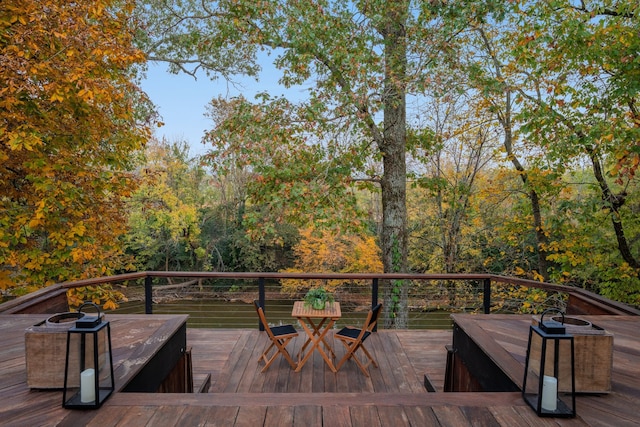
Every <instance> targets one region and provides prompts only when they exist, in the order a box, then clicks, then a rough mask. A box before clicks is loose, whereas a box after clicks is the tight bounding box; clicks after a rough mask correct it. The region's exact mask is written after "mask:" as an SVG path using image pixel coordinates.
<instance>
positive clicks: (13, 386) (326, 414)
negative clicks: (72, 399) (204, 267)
mask: <svg viewBox="0 0 640 427" xmlns="http://www.w3.org/2000/svg"><path fill="white" fill-rule="evenodd" d="M143 318H144V316H141V319H143ZM480 318H483V317H482V316H479V319H480ZM510 319H513V320H514V321H515V323H509V322H505V321H507V320H510ZM529 319H530V318H529ZM603 319H604V317H603ZM141 321H142V320H141ZM7 322H8V321H7V320H6V316H0V331H1V332H2V336H3V346H2V350H1V351H0V372H1V374H2V376H1V377H0V420H2V421H0V424H7V425H17V426H20V425H25V426H39V425H43V426H49V425H51V426H73V427H75V426H81V425H89V426H175V425H181V426H196V425H201V426H204V425H207V426H216V425H220V426H223V425H224V426H256V425H259V426H278V427H280V426H287V425H289V426H331V427H334V426H351V425H353V426H393V427H395V426H554V425H562V426H604V425H615V426H624V425H629V426H631V425H638V424H640V416H638V415H635V413H634V409H635V408H637V407H638V405H639V404H640V343H639V340H638V337H639V336H640V319H639V318H637V317H636V318H628V317H626V316H624V317H623V316H617V317H615V316H612V317H611V319H609V318H608V319H607V321H606V325H605V327H606V328H607V329H608V330H611V331H612V332H613V333H614V334H615V341H614V346H615V350H614V380H613V392H612V393H610V394H609V395H606V396H605V395H603V396H579V397H578V402H577V411H578V418H576V419H571V420H567V419H552V418H549V419H541V418H538V417H536V416H535V414H534V413H533V411H531V409H530V408H529V407H528V406H526V405H525V403H524V402H523V400H522V398H521V396H520V393H517V392H503V393H445V392H442V387H443V384H444V373H445V363H446V350H445V345H447V344H450V343H451V339H452V333H451V331H385V330H383V331H380V332H378V333H376V334H374V335H373V336H372V337H371V338H370V339H369V340H368V341H367V347H368V348H369V349H370V350H372V354H373V355H374V357H375V358H376V360H377V362H378V364H379V368H375V367H370V368H369V370H370V373H371V377H370V378H366V377H365V376H364V375H362V373H361V372H360V370H359V369H358V368H357V366H356V365H355V364H354V363H352V362H348V363H347V364H345V365H344V366H343V367H342V368H341V370H340V371H339V372H338V373H336V374H334V373H332V372H331V371H330V370H329V369H328V368H327V366H326V364H325V363H324V361H323V360H322V358H321V357H320V356H319V355H317V354H314V356H313V358H312V360H309V362H308V363H307V364H306V365H305V366H304V367H303V369H302V371H301V372H299V373H295V372H293V371H292V370H291V368H290V367H289V366H288V364H286V362H284V361H283V360H278V361H277V362H275V363H274V365H272V367H271V368H270V369H269V370H268V371H267V372H266V373H264V374H261V373H260V369H261V366H260V365H258V363H257V360H258V356H259V355H260V354H261V352H262V350H263V349H264V348H265V345H267V339H266V336H265V334H264V333H259V332H258V331H257V330H202V329H189V330H187V345H188V346H190V347H191V348H192V355H193V369H194V379H195V381H200V382H201V381H204V379H205V378H206V376H207V375H208V374H211V387H210V389H209V392H208V393H201V394H168V393H167V394H152V393H124V392H118V393H115V394H114V395H113V396H112V397H111V398H110V399H109V400H107V402H106V403H105V404H104V405H103V407H102V408H100V409H99V410H95V411H74V410H64V409H62V408H61V399H62V396H61V395H62V393H61V392H60V391H33V390H29V389H28V388H27V387H26V383H25V376H26V375H25V373H24V353H23V346H24V334H23V333H22V331H23V329H22V330H20V329H19V328H16V327H15V326H16V324H15V323H14V324H13V325H8V324H7ZM526 322H527V319H523V318H521V317H520V316H513V317H512V318H508V319H503V322H502V323H500V322H499V319H498V318H494V321H492V322H490V323H489V324H487V325H486V326H484V327H482V328H480V329H482V333H481V335H483V337H484V338H485V339H487V342H491V343H502V344H503V348H502V350H501V352H502V354H501V356H500V357H505V358H507V359H508V358H509V357H513V358H515V360H516V361H518V360H519V359H520V358H521V355H520V354H521V352H523V351H524V350H523V349H522V348H521V347H522V343H523V340H526V335H522V333H521V332H522V331H521V330H520V329H521V328H524V330H525V331H526ZM600 323H604V322H599V324H600ZM127 325H128V326H127V327H128V328H131V330H130V331H127V334H126V335H127V336H130V335H131V333H133V328H134V326H133V325H132V324H129V323H128V324H127ZM117 329H118V328H115V325H114V327H112V330H113V331H114V332H115V331H116V330H117ZM523 336H524V338H522V337H523ZM116 339H117V338H115V337H114V341H116ZM302 341H303V335H302V334H301V336H300V337H299V338H298V339H297V340H296V341H295V342H294V345H293V346H292V348H291V350H292V352H294V353H295V352H296V351H297V349H298V348H299V346H300V345H301V344H302ZM334 344H335V345H334V349H335V351H336V353H337V357H340V356H341V355H342V354H344V349H343V348H341V346H340V343H339V342H335V343H334ZM491 345H495V344H490V345H489V346H491ZM132 347H135V346H134V343H133V342H130V343H129V345H128V346H127V348H132ZM114 353H115V350H114ZM133 353H135V350H134V349H131V350H129V356H131V355H133ZM114 355H115V354H114ZM509 355H511V356H509ZM123 356H125V355H123ZM129 356H126V357H129ZM508 364H510V366H512V367H514V366H515V365H513V364H512V362H508ZM514 369H516V370H517V367H515V368H514ZM522 369H523V368H522ZM425 374H426V376H427V377H428V379H429V382H430V383H431V385H432V386H433V387H434V388H435V390H436V391H435V392H428V391H427V389H426V388H425ZM514 376H517V372H516V373H514Z"/></svg>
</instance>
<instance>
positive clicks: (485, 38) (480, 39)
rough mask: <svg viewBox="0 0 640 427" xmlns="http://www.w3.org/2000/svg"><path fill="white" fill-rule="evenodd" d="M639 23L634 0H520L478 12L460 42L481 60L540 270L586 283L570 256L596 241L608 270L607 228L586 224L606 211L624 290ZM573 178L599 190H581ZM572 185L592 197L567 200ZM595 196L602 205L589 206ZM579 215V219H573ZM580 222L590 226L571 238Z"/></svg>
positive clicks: (476, 75)
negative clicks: (481, 15)
mask: <svg viewBox="0 0 640 427" xmlns="http://www.w3.org/2000/svg"><path fill="white" fill-rule="evenodd" d="M639 30H640V19H639V6H638V4H637V2H634V1H625V0H623V1H618V2H609V1H593V2H570V1H562V0H560V1H553V2H533V3H532V2H527V1H516V2H509V3H505V4H504V5H503V7H502V8H501V9H500V10H498V13H496V14H494V15H492V16H491V17H490V19H478V20H476V22H475V24H474V31H475V33H476V34H477V37H475V39H474V38H471V37H469V38H467V39H465V40H464V43H469V45H468V47H467V52H468V53H469V54H468V56H469V57H474V58H477V61H476V63H475V64H473V65H471V66H470V67H469V68H468V70H469V75H470V77H471V79H473V80H474V81H475V82H476V83H477V85H478V86H477V87H478V90H481V91H482V92H483V93H484V94H485V95H486V96H487V100H488V101H489V102H491V106H490V108H491V109H492V110H493V111H494V113H495V114H496V115H497V117H498V120H499V121H500V123H501V124H502V126H503V128H504V132H505V137H504V141H505V148H506V153H507V155H508V159H509V160H510V161H511V162H512V163H513V164H514V166H515V168H516V169H517V170H518V171H519V174H520V176H521V179H522V181H523V184H525V185H526V191H527V193H528V194H529V198H530V201H531V207H532V214H533V216H534V218H535V232H536V236H537V251H538V253H539V262H538V265H539V271H540V273H541V274H542V275H543V277H544V278H547V277H548V278H555V279H556V280H563V281H564V280H566V281H570V280H572V279H573V280H575V281H576V282H579V283H581V284H583V285H586V286H587V287H591V286H592V285H590V284H588V282H590V280H588V281H585V280H584V277H580V276H581V274H575V275H574V273H573V272H574V268H575V267H576V266H577V265H586V264H583V262H582V261H580V260H579V259H577V256H579V257H581V256H584V257H585V258H584V261H585V262H586V263H589V262H591V261H592V260H593V259H594V257H595V256H596V255H595V254H594V253H593V250H594V248H596V247H597V248H600V250H601V251H602V252H599V253H598V258H599V259H600V260H601V261H602V262H603V263H604V264H607V265H608V267H607V268H608V269H609V270H610V269H611V265H610V263H611V259H612V255H613V254H611V253H610V252H609V250H608V249H607V245H604V244H602V242H598V240H599V239H600V238H601V237H603V236H604V235H606V234H607V233H602V232H601V230H598V231H597V232H596V231H595V229H594V228H592V227H593V226H594V225H595V224H596V223H599V224H601V222H598V220H597V218H599V217H601V215H602V213H603V212H605V213H606V214H607V215H608V217H609V219H610V221H611V225H612V231H613V236H612V238H613V240H614V241H615V242H616V246H617V251H618V257H619V259H618V260H617V261H615V264H617V266H616V267H615V269H616V270H617V271H618V274H614V275H611V276H612V277H613V276H617V277H618V279H617V280H618V281H619V284H620V285H621V286H622V287H626V284H625V283H623V282H624V281H625V278H626V277H631V278H632V279H631V280H634V279H633V278H635V280H636V281H637V277H638V274H639V273H640V268H639V267H640V264H639V262H638V254H639V253H640V252H639V249H640V247H638V245H637V239H635V238H634V236H635V231H634V230H635V229H636V225H635V223H636V221H635V217H636V215H634V214H632V212H633V210H634V206H629V205H628V200H629V195H630V193H631V191H632V190H633V189H635V188H636V183H635V181H636V178H635V175H636V170H637V167H638V164H640V161H639V160H638V142H637V141H638V136H639V135H640V126H639V121H638V110H637V103H638V94H639V93H640V92H639V90H640V84H639V79H638V67H637V63H636V64H635V65H634V61H633V60H632V58H636V57H637V52H638V51H639V49H640V45H639V43H640V42H639V39H638V37H637V34H638V31H639ZM471 46H472V47H471ZM481 52H484V55H481V54H480V53H481ZM501 99H502V100H501ZM518 140H519V141H520V142H521V143H522V142H524V144H523V146H522V149H521V151H520V153H522V154H524V155H523V156H522V157H518V156H519V155H518V153H517V152H516V151H515V147H516V143H517V142H518ZM584 162H587V163H588V164H590V165H591V172H592V175H593V178H592V179H584V175H581V180H579V181H577V183H573V182H571V178H572V177H573V176H575V175H574V174H571V173H568V171H571V170H572V169H577V170H580V169H581V165H582V164H583V163H584ZM577 185H582V186H589V187H591V186H592V187H593V188H594V189H596V190H597V192H591V191H584V190H577V189H576V188H575V187H576V186H577ZM569 194H581V195H588V196H589V197H579V198H577V199H576V200H573V201H568V200H566V197H567V195H569ZM598 194H599V195H598ZM594 196H595V199H594ZM596 205H600V207H601V209H595V210H594V209H593V206H596ZM569 206H570V207H569ZM545 211H546V214H547V218H546V219H545V220H543V214H544V212H545ZM569 212H570V213H571V214H568V213H569ZM576 213H580V219H581V220H580V221H579V223H578V224H577V223H576V222H575V218H572V217H571V215H574V214H576ZM582 214H585V215H584V216H583V215H582ZM560 218H561V219H562V222H561V221H559V220H558V219H560ZM568 224H572V225H571V226H570V227H567V225H568ZM581 226H584V227H585V228H584V229H583V230H584V231H585V232H586V235H585V236H583V237H581V238H580V239H577V238H576V236H575V232H576V227H581ZM587 230H589V231H587ZM578 243H579V244H580V245H581V246H582V247H581V248H580V249H578V248H577V247H576V245H577V244H578ZM578 254H582V255H578ZM600 256H602V258H600ZM586 270H590V268H587V269H586ZM630 272H631V273H630ZM598 276H599V279H597V281H600V280H603V281H602V283H603V284H611V278H610V277H607V276H609V275H608V274H598ZM592 279H593V277H592ZM632 288H635V287H632ZM629 289H631V288H629ZM632 292H633V293H634V294H635V293H637V290H633V291H632Z"/></svg>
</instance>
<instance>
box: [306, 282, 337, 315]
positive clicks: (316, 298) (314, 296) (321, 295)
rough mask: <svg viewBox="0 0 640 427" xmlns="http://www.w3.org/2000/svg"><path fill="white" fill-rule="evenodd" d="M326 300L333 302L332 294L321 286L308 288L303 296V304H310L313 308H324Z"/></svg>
mask: <svg viewBox="0 0 640 427" xmlns="http://www.w3.org/2000/svg"><path fill="white" fill-rule="evenodd" d="M327 302H333V294H331V293H329V292H328V291H327V290H326V289H325V288H323V287H322V286H321V287H319V288H311V289H309V290H308V291H307V294H306V295H305V296H304V304H305V305H306V306H311V307H312V308H313V309H314V310H324V306H325V304H326V303H327Z"/></svg>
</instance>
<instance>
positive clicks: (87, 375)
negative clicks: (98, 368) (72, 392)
mask: <svg viewBox="0 0 640 427" xmlns="http://www.w3.org/2000/svg"><path fill="white" fill-rule="evenodd" d="M95 379H96V373H95V371H94V370H93V369H91V368H89V369H85V370H84V371H82V372H81V373H80V401H81V402H82V403H89V402H94V401H95V400H96V380H95Z"/></svg>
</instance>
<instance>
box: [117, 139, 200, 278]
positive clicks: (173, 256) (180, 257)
mask: <svg viewBox="0 0 640 427" xmlns="http://www.w3.org/2000/svg"><path fill="white" fill-rule="evenodd" d="M146 153H147V156H146V157H147V162H146V164H145V167H144V168H143V169H141V176H140V186H139V187H138V188H137V189H136V191H135V192H134V193H133V194H132V196H131V198H130V199H128V203H127V205H128V207H129V232H128V233H127V235H126V236H125V239H124V244H125V247H126V250H127V252H128V253H130V254H131V255H132V256H133V257H134V258H135V263H136V266H137V267H138V269H139V270H165V271H181V270H205V269H206V259H207V251H206V249H205V246H204V245H202V241H201V223H202V218H201V217H202V213H201V206H202V205H203V204H204V202H205V197H204V196H203V184H202V181H203V178H204V171H203V170H202V168H201V167H200V166H198V165H197V164H194V163H195V162H194V161H193V160H190V159H189V158H188V154H189V147H188V145H187V144H186V143H184V142H173V143H169V142H167V141H152V142H151V143H150V144H149V145H148V146H147V150H146Z"/></svg>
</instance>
